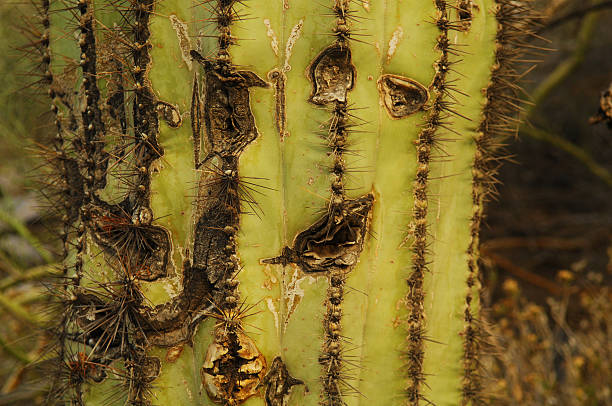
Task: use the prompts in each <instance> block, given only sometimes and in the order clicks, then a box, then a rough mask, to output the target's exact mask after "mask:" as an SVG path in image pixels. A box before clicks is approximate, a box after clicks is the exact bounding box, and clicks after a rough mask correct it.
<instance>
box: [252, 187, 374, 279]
mask: <svg viewBox="0 0 612 406" xmlns="http://www.w3.org/2000/svg"><path fill="white" fill-rule="evenodd" d="M373 205H374V195H372V194H367V195H365V196H363V197H360V198H358V199H353V200H344V201H343V202H342V203H340V204H339V205H338V206H337V208H336V209H332V210H330V211H329V212H327V213H326V214H325V215H324V216H323V217H321V218H320V219H319V220H318V221H317V222H315V223H314V224H313V225H311V226H310V227H308V228H307V229H306V230H304V231H302V232H301V233H299V234H298V235H297V236H296V237H295V240H294V242H293V248H290V247H285V248H283V251H282V254H281V255H280V256H278V257H275V258H266V259H263V260H262V261H261V262H262V263H264V264H283V265H287V264H290V263H294V264H297V265H299V266H300V268H301V269H302V270H303V271H304V272H310V273H314V272H329V271H330V269H334V268H335V269H344V270H346V269H349V268H351V267H353V266H354V265H355V264H356V263H357V259H358V257H359V254H360V253H361V250H362V249H363V243H364V240H365V236H366V234H367V229H368V222H369V218H370V216H371V212H372V207H373Z"/></svg>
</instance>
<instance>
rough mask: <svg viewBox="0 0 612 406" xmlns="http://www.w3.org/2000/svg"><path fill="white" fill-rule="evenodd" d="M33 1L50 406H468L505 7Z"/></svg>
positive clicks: (501, 116)
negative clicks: (43, 98) (48, 129)
mask: <svg viewBox="0 0 612 406" xmlns="http://www.w3.org/2000/svg"><path fill="white" fill-rule="evenodd" d="M326 1H328V3H327V4H326V3H325V1H319V2H312V1H303V0H285V1H283V2H282V3H281V2H279V3H269V2H268V3H266V2H261V1H260V0H249V1H248V2H239V1H236V0H208V1H196V0H163V1H155V0H61V1H60V0H55V1H52V2H50V0H40V5H39V11H40V17H41V19H40V21H41V23H42V24H41V27H42V28H41V29H40V31H36V30H33V33H34V34H35V36H36V37H37V38H36V40H35V41H34V42H33V45H34V47H35V49H36V50H37V52H39V54H40V55H41V67H42V72H43V75H42V78H41V83H42V84H43V85H44V86H45V87H46V88H47V90H48V94H49V96H50V99H51V101H52V104H51V110H52V113H53V115H54V119H55V133H54V135H53V138H52V140H51V141H50V142H49V144H48V145H46V146H45V147H44V154H45V156H46V157H47V158H48V159H47V160H48V162H49V167H50V168H51V171H50V172H49V179H51V182H49V183H50V184H51V186H52V187H50V188H47V189H45V195H46V196H48V197H49V198H50V199H51V200H52V201H53V202H54V205H53V206H54V207H55V208H56V209H57V211H58V212H59V214H60V215H61V219H62V222H63V227H62V229H61V230H60V231H59V235H60V236H61V241H62V246H63V254H62V261H63V276H62V278H61V279H60V281H59V282H58V283H57V286H56V287H55V288H54V293H55V295H56V296H57V303H58V307H57V311H58V313H57V317H55V324H54V325H53V327H52V328H50V329H49V331H50V333H51V334H52V335H53V337H54V340H53V343H54V347H53V348H54V352H53V354H54V357H55V358H56V360H57V362H56V363H55V364H54V367H53V370H52V373H51V375H50V381H51V382H50V390H49V393H48V396H47V400H48V402H49V403H61V404H64V403H66V402H69V403H74V404H86V405H97V404H103V405H111V404H126V403H127V404H134V405H148V404H160V405H164V404H181V405H205V404H223V405H238V404H247V405H268V406H271V405H313V404H323V405H345V404H347V405H353V404H372V405H394V404H398V405H399V404H410V405H418V404H436V405H456V404H470V405H475V404H481V403H485V402H486V401H487V400H488V398H489V395H488V394H487V391H486V390H485V388H484V385H483V382H482V381H481V379H482V376H483V371H481V363H480V362H479V357H480V347H481V342H482V340H483V332H482V329H481V325H480V323H479V321H478V320H479V317H478V313H479V293H480V284H479V278H478V230H479V227H480V222H481V219H482V217H483V204H484V201H485V200H486V196H487V194H488V193H489V192H490V191H491V190H492V186H491V185H492V184H493V183H494V175H495V169H496V167H497V159H496V156H495V155H494V154H495V152H496V150H497V149H498V148H499V140H500V138H503V137H504V136H505V135H507V133H511V132H512V131H513V128H514V122H515V120H514V118H513V115H514V110H515V109H516V106H517V103H518V101H517V89H518V87H517V86H516V85H515V79H516V78H517V77H518V76H519V75H518V73H516V71H515V70H514V68H513V67H512V62H516V60H517V58H518V52H519V48H520V45H521V44H522V43H521V38H523V37H524V36H525V35H526V34H528V33H529V32H530V31H529V30H530V19H529V18H528V17H529V12H530V9H529V6H528V5H527V4H524V3H521V2H520V1H510V0H500V1H498V2H494V1H489V0H479V1H471V0H470V1H465V0H459V1H457V2H450V1H446V0H436V1H435V2H432V1H430V0H427V1H421V2H407V1H406V0H386V1H378V2H375V1H372V2H371V1H369V0H361V1H352V2H351V1H348V0H326Z"/></svg>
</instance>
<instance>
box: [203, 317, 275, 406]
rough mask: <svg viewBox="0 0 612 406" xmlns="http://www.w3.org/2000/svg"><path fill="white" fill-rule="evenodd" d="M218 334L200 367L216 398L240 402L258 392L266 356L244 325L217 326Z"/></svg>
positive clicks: (204, 383)
mask: <svg viewBox="0 0 612 406" xmlns="http://www.w3.org/2000/svg"><path fill="white" fill-rule="evenodd" d="M215 334H216V337H215V341H214V342H213V343H212V344H211V345H210V346H209V347H208V349H207V351H206V357H205V359H204V364H203V365H202V370H201V371H200V373H201V376H202V384H203V385H204V387H205V388H206V392H207V393H208V396H210V398H211V399H212V400H213V401H215V402H223V404H226V405H238V404H240V403H242V402H243V401H245V400H246V399H248V398H249V397H251V396H253V395H254V394H255V393H257V387H258V385H259V382H260V381H261V379H262V378H263V376H264V374H265V372H266V359H265V358H264V356H263V354H262V353H261V352H260V351H259V350H258V349H257V347H256V346H255V343H254V342H253V340H251V338H249V337H248V336H247V335H246V334H244V332H242V330H240V329H237V330H236V331H231V330H225V329H217V330H216V332H215Z"/></svg>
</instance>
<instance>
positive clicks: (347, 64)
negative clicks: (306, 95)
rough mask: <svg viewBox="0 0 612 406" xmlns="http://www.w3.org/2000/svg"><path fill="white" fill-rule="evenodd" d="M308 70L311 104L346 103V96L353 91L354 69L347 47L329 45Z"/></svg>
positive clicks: (336, 44)
mask: <svg viewBox="0 0 612 406" xmlns="http://www.w3.org/2000/svg"><path fill="white" fill-rule="evenodd" d="M309 70H310V80H311V81H312V85H313V89H312V95H311V96H310V101H311V102H312V103H314V104H327V103H331V102H341V103H344V102H346V94H347V92H348V91H349V90H351V89H353V85H354V81H355V67H354V66H353V63H352V62H351V50H350V48H349V47H348V46H346V45H341V44H338V43H335V44H332V45H330V46H329V47H327V48H326V49H324V50H323V52H321V53H320V54H319V55H318V56H317V57H316V58H315V60H314V61H313V62H312V64H311V65H310V68H309Z"/></svg>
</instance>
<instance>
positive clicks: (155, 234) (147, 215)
mask: <svg viewBox="0 0 612 406" xmlns="http://www.w3.org/2000/svg"><path fill="white" fill-rule="evenodd" d="M88 212H89V215H90V217H91V225H90V227H91V230H92V234H93V237H94V241H96V243H97V244H98V245H99V246H100V247H102V248H103V249H104V250H105V252H106V254H107V257H108V259H109V260H111V261H113V260H115V261H119V263H120V264H117V265H118V266H119V268H121V267H123V268H125V269H127V270H129V272H133V275H132V276H134V277H135V278H137V279H140V280H144V281H154V280H157V279H159V278H162V277H165V276H167V274H168V272H167V268H168V256H169V253H170V250H171V243H170V234H169V233H168V231H167V230H165V229H164V228H163V227H159V226H155V225H153V224H152V222H153V220H154V219H153V212H152V211H151V209H150V208H148V207H146V206H140V207H136V208H135V209H134V210H133V211H132V212H131V213H128V212H127V210H126V208H123V207H121V206H120V205H113V206H111V205H106V204H103V203H102V202H98V204H97V205H96V206H94V205H91V206H90V207H89V208H88Z"/></svg>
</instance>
